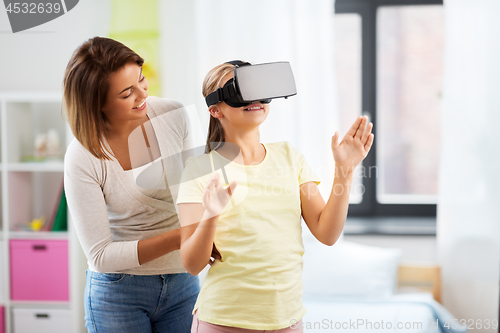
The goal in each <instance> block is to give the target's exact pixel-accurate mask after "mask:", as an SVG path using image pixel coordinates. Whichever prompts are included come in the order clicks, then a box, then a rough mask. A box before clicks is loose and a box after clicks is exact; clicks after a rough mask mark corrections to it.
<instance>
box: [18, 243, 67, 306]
mask: <svg viewBox="0 0 500 333" xmlns="http://www.w3.org/2000/svg"><path fill="white" fill-rule="evenodd" d="M68 275H69V272H68V242H67V241H66V240H20V239H19V240H18V239H15V240H11V241H10V287H11V289H10V292H11V298H12V299H13V300H23V301H68V300H69V281H68V280H69V279H68Z"/></svg>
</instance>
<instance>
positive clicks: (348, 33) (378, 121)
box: [335, 0, 444, 217]
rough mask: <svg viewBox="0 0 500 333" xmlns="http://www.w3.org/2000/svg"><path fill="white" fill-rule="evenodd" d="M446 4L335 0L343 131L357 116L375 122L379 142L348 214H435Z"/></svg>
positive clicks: (416, 0) (366, 163) (363, 168)
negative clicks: (365, 116) (444, 12)
mask: <svg viewBox="0 0 500 333" xmlns="http://www.w3.org/2000/svg"><path fill="white" fill-rule="evenodd" d="M442 3H443V2H442V0H336V2H335V13H336V23H335V29H336V30H335V43H336V45H335V49H336V54H335V56H336V59H335V62H336V71H337V82H338V89H339V106H340V112H341V117H342V119H341V123H342V126H343V127H344V128H342V130H343V132H344V133H345V131H346V130H347V128H348V127H349V126H350V123H352V121H353V119H354V118H356V116H357V115H360V114H368V115H369V117H370V120H371V121H372V122H373V123H374V125H375V126H374V132H375V143H374V145H373V146H372V150H371V151H370V153H369V155H368V156H367V158H366V159H365V160H364V161H363V165H362V166H361V167H360V170H358V171H357V172H356V173H355V174H356V177H355V178H356V179H355V184H354V185H353V190H352V191H351V197H350V203H351V204H350V207H349V216H350V217H352V216H371V217H381V216H411V217H417V216H428V217H435V216H436V203H437V174H438V162H439V146H440V132H439V128H440V113H441V87H442V74H443V60H442V59H443V48H444V47H443V46H444V40H443V35H444V24H443V21H444V14H443V6H442ZM356 182H358V183H356ZM357 184H362V186H361V188H362V189H363V190H362V191H360V190H359V188H360V187H359V186H356V185H357Z"/></svg>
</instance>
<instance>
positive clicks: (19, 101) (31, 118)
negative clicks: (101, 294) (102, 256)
mask: <svg viewBox="0 0 500 333" xmlns="http://www.w3.org/2000/svg"><path fill="white" fill-rule="evenodd" d="M61 107H62V95H61V94H60V93H56V92H36V93H30V92H1V91H0V173H1V177H0V218H1V223H0V226H1V232H0V243H1V246H0V306H3V307H4V320H5V332H8V333H25V332H23V330H27V328H26V327H28V326H29V324H27V325H24V322H23V325H22V327H24V328H20V327H21V325H20V324H18V327H14V326H15V322H16V320H17V322H18V323H19V322H20V318H18V317H15V316H20V315H22V316H23V318H21V321H22V320H25V319H24V316H27V315H28V314H29V313H30V311H35V309H43V310H45V311H46V312H47V313H48V314H47V315H43V316H46V317H48V316H49V315H52V316H53V318H56V319H55V320H58V319H57V318H60V317H61V315H60V313H61V312H62V313H66V314H69V320H68V318H67V317H65V318H64V325H66V326H65V327H67V325H69V329H68V328H66V329H65V331H64V333H67V332H75V333H79V332H82V333H84V332H86V330H85V327H84V319H83V316H84V308H83V291H84V286H85V269H86V259H85V256H84V255H83V252H82V250H81V247H80V244H79V242H78V239H77V237H76V234H75V231H74V229H73V228H72V223H71V215H70V212H69V210H68V231H67V232H50V231H47V232H37V231H23V230H20V228H18V226H19V225H20V224H26V223H28V222H30V221H31V220H32V219H34V218H40V217H41V215H44V216H45V217H46V219H47V220H48V219H49V218H50V217H51V215H52V212H53V209H54V205H57V202H58V199H59V198H58V194H59V191H60V186H61V183H62V180H63V174H64V162H63V158H64V153H65V152H66V147H67V146H68V144H69V143H70V142H71V140H72V139H73V134H72V132H71V129H70V127H69V124H68V123H67V121H66V120H65V118H66V116H65V114H64V112H63V111H62V109H61ZM63 117H64V118H63ZM49 129H55V130H56V131H57V133H58V136H59V142H60V150H61V152H60V158H59V160H54V159H51V160H50V161H45V162H24V159H23V156H26V155H33V153H34V142H35V138H36V135H37V134H39V133H46V132H47V131H48V130H49ZM11 240H35V241H38V240H39V241H60V240H65V241H67V244H68V261H69V262H68V270H69V271H68V285H69V290H68V293H69V299H68V301H58V300H54V301H40V300H13V299H12V297H11V296H12V295H11V290H12V289H11V287H12V281H10V280H11V274H12V272H11V267H12V266H11V262H10V258H11V253H10V246H9V244H10V241H11ZM32 279H33V283H36V279H37V277H36V276H33V277H32ZM61 310H66V311H61ZM39 316H40V315H39ZM43 316H41V317H43ZM26 318H28V319H27V320H28V321H29V320H30V318H29V316H28V317H26ZM36 324H37V323H36V322H34V325H36ZM40 324H41V325H40V327H42V326H44V325H46V324H47V321H45V322H43V323H42V322H40ZM35 331H36V330H35ZM0 332H1V330H0ZM26 333H28V332H26ZM53 333H58V332H56V331H53ZM61 333H62V332H61Z"/></svg>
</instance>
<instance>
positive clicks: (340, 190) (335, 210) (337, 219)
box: [318, 170, 353, 245]
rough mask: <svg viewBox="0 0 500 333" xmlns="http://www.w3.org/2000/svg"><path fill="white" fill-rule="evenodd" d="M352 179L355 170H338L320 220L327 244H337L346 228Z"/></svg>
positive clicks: (321, 231) (319, 224)
mask: <svg viewBox="0 0 500 333" xmlns="http://www.w3.org/2000/svg"><path fill="white" fill-rule="evenodd" d="M352 179H353V172H347V173H343V172H341V171H338V170H337V172H336V174H335V178H334V181H333V187H332V191H331V193H330V197H329V198H328V202H327V203H326V205H325V208H324V209H323V211H322V212H321V215H320V217H319V221H318V228H319V230H320V234H321V235H323V237H324V241H325V244H328V245H333V244H335V242H336V241H337V239H338V238H339V236H340V234H341V233H342V230H343V229H344V224H345V220H346V217H347V210H348V208H349V193H350V192H351V186H352Z"/></svg>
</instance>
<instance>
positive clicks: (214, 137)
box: [201, 63, 236, 153]
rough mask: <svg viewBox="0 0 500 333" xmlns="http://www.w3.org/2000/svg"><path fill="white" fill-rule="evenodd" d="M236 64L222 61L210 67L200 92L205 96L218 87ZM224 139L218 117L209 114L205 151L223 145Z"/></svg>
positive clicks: (207, 151)
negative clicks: (222, 62)
mask: <svg viewBox="0 0 500 333" xmlns="http://www.w3.org/2000/svg"><path fill="white" fill-rule="evenodd" d="M235 67H236V66H234V65H232V64H229V63H224V64H221V65H218V66H216V67H214V68H212V69H211V70H210V71H209V72H208V74H207V76H205V79H204V80H203V87H202V90H201V92H202V94H203V97H207V96H208V95H209V94H211V93H213V92H214V91H216V90H217V88H219V87H220V84H221V81H222V79H223V78H224V77H225V76H226V75H228V74H229V73H232V72H233V70H234V68H235ZM225 141H226V139H225V136H224V129H223V128H222V124H221V122H220V120H219V119H217V118H214V117H212V116H210V123H209V125H208V135H207V145H206V148H205V152H206V153H209V152H210V151H212V150H215V149H218V148H220V147H222V146H223V145H224V142H225Z"/></svg>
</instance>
